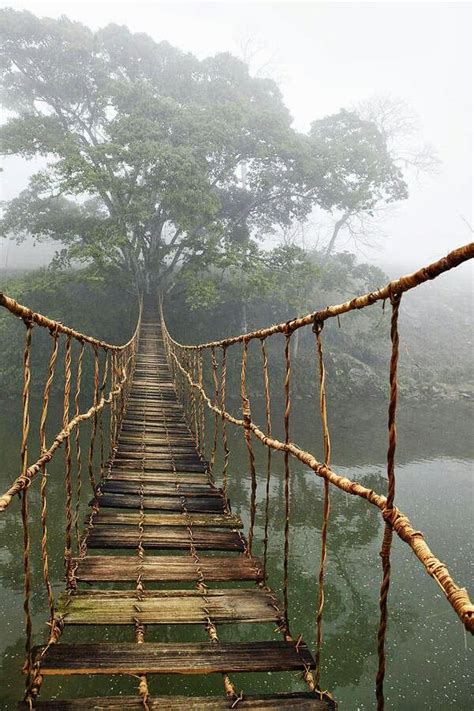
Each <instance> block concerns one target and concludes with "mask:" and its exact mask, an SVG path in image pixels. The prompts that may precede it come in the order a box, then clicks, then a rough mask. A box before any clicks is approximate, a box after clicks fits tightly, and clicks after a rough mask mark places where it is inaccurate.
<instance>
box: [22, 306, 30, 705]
mask: <svg viewBox="0 0 474 711" xmlns="http://www.w3.org/2000/svg"><path fill="white" fill-rule="evenodd" d="M25 326H26V335H25V346H24V351H23V392H22V406H23V416H22V434H21V446H20V461H21V471H22V474H23V476H26V471H27V469H28V435H29V431H30V382H31V334H32V330H33V324H32V322H31V321H27V320H25ZM28 486H29V481H28V482H27V484H26V486H25V488H24V489H23V491H22V492H21V518H22V524H23V581H24V583H23V594H24V597H23V610H24V613H25V635H26V640H25V652H26V659H25V667H24V670H25V673H26V689H27V691H26V695H25V700H26V701H27V703H28V704H29V706H30V708H32V707H33V704H32V699H31V695H30V694H29V691H28V690H29V686H30V682H31V671H32V667H31V646H32V635H33V623H32V619H31V608H30V600H31V566H30V529H29V506H28Z"/></svg>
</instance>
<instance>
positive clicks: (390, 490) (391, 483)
mask: <svg viewBox="0 0 474 711" xmlns="http://www.w3.org/2000/svg"><path fill="white" fill-rule="evenodd" d="M400 299H401V296H400V295H399V294H391V296H390V302H391V304H392V317H391V324H390V340H391V343H392V353H391V357H390V402H389V407H388V449H387V479H388V484H387V504H386V509H385V511H386V512H387V513H389V512H391V511H392V509H393V502H394V499H395V451H396V447H397V425H396V414H397V398H398V383H397V368H398V355H399V335H398V313H399V309H400ZM392 536H393V529H392V525H391V524H390V522H389V521H388V519H386V520H385V527H384V534H383V541H382V548H381V551H380V556H381V558H382V583H381V586H380V600H379V607H380V622H379V629H378V633H377V651H378V670H377V676H376V681H375V695H376V699H377V711H383V709H384V707H385V697H384V688H383V686H384V678H385V636H386V632H387V621H388V605H387V601H388V591H389V588H390V573H391V566H390V551H391V547H392Z"/></svg>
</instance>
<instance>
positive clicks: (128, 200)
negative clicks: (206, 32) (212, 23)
mask: <svg viewBox="0 0 474 711" xmlns="http://www.w3.org/2000/svg"><path fill="white" fill-rule="evenodd" d="M0 27H1V29H0V40H1V42H0V43H1V47H2V49H1V55H0V60H1V64H0V70H1V80H2V86H3V92H2V93H3V101H4V104H5V105H6V106H7V108H8V109H10V110H12V111H13V112H14V115H13V116H12V117H11V118H10V119H9V120H8V121H7V122H6V124H4V125H3V126H2V128H1V130H0V138H1V145H2V152H3V153H6V154H10V155H21V156H24V157H26V158H30V157H32V156H37V155H42V156H44V157H45V158H46V160H47V161H48V165H47V168H46V169H45V170H42V171H40V172H38V173H36V174H35V175H34V176H33V177H32V178H31V181H30V184H29V186H28V188H27V189H26V190H25V191H24V192H22V193H21V194H20V195H19V196H18V197H17V198H16V199H14V200H13V201H11V203H10V204H9V205H8V207H7V209H6V212H5V215H4V219H3V233H4V234H10V235H12V234H13V235H15V237H16V238H19V239H21V238H22V237H24V236H25V235H27V234H33V235H34V236H35V237H37V238H42V237H47V238H53V239H57V240H59V241H60V242H61V243H63V245H64V247H63V249H62V251H61V253H60V256H61V258H62V259H63V260H71V259H76V260H77V259H79V260H91V259H92V260H94V261H96V262H98V263H99V264H106V263H112V264H114V265H116V266H117V267H119V268H125V269H127V270H129V271H132V272H133V273H134V274H135V275H136V277H137V279H139V280H140V281H142V282H143V281H145V282H150V281H153V282H154V283H163V282H164V281H165V280H166V278H167V277H168V276H169V275H171V274H172V272H173V270H174V268H175V267H176V266H177V265H179V264H183V263H187V262H189V261H192V260H195V259H200V260H201V261H202V262H205V261H206V260H209V259H212V254H213V253H214V252H215V251H216V250H219V249H221V248H222V244H223V240H240V241H242V240H248V239H249V238H250V236H251V234H252V233H253V231H255V230H256V229H257V228H258V229H259V230H261V231H268V230H269V229H271V228H272V226H273V225H275V224H278V223H285V222H288V221H291V219H293V218H294V217H296V216H300V217H301V216H304V214H306V212H307V210H308V208H309V203H308V200H307V196H308V191H307V190H306V191H305V193H306V194H305V197H306V199H303V193H302V182H301V179H302V178H301V172H300V170H299V160H300V158H301V157H302V156H303V155H304V149H303V147H302V146H301V142H302V140H303V137H300V136H298V135H297V134H296V133H295V132H294V131H293V130H292V128H291V118H290V116H289V113H288V111H287V110H286V108H285V106H284V104H283V102H282V99H281V95H280V92H279V90H278V88H277V86H276V85H275V83H274V82H272V81H270V80H268V79H255V78H252V77H251V76H250V75H249V73H248V70H247V67H246V65H245V64H244V63H243V62H241V61H239V60H237V59H235V58H233V57H231V56H230V55H227V54H221V55H217V56H216V57H213V58H208V59H205V60H203V61H198V60H197V59H196V58H195V57H193V56H192V55H189V54H184V53H182V52H180V51H179V50H177V49H175V48H173V47H171V46H170V45H169V44H167V43H166V42H162V43H159V44H157V43H155V42H154V41H153V40H152V39H151V38H149V37H147V36H146V35H133V34H131V33H130V32H129V31H128V30H127V29H126V28H124V27H118V26H115V25H109V26H108V27H106V28H104V29H102V30H99V31H98V32H95V33H94V32H92V31H91V30H89V29H88V28H86V27H84V26H83V25H81V24H79V23H76V22H71V21H70V20H68V19H67V18H64V17H62V18H60V19H59V20H51V19H38V18H36V17H34V16H33V15H31V14H30V13H28V12H21V13H19V12H15V11H13V10H3V11H2V12H1V22H0ZM241 165H245V176H246V177H245V183H244V182H243V181H242V180H241V179H240V178H239V175H240V173H239V171H238V167H239V166H241Z"/></svg>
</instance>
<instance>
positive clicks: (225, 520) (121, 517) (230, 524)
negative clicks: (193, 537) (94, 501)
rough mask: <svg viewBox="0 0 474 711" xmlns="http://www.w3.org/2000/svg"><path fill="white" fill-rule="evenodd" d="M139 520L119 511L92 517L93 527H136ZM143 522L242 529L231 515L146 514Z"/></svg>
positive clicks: (240, 523)
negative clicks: (107, 525) (104, 525)
mask: <svg viewBox="0 0 474 711" xmlns="http://www.w3.org/2000/svg"><path fill="white" fill-rule="evenodd" d="M140 518H141V516H140V514H139V513H132V512H128V511H127V512H122V511H119V512H118V513H116V512H114V511H99V513H98V514H97V515H96V516H94V526H97V525H102V524H109V525H117V524H119V525H126V526H138V524H139V522H140ZM87 520H88V519H87ZM144 522H145V526H188V525H189V524H191V525H192V526H204V527H212V528H243V523H242V519H241V518H240V517H239V516H235V515H233V514H188V515H187V516H185V515H184V514H182V513H178V514H160V513H146V514H145V515H144Z"/></svg>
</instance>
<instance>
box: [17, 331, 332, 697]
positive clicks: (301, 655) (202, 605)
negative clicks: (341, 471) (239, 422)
mask: <svg viewBox="0 0 474 711" xmlns="http://www.w3.org/2000/svg"><path fill="white" fill-rule="evenodd" d="M91 503H93V502H91ZM98 504H99V508H98V511H96V512H95V514H94V516H93V519H92V522H93V526H92V528H91V530H90V533H89V536H88V539H87V555H86V556H85V557H83V558H77V559H74V560H73V570H74V575H75V580H76V583H77V588H76V589H75V590H73V591H69V592H66V593H64V594H63V595H62V596H60V598H59V600H58V603H57V607H56V616H57V618H58V619H60V620H61V622H62V623H64V624H65V627H66V628H67V627H68V626H70V625H71V626H72V625H84V626H85V625H101V626H103V625H131V626H132V628H133V629H134V630H135V635H136V640H137V642H136V643H135V644H130V643H113V642H111V643H105V642H104V643H100V644H95V643H89V644H63V643H58V644H54V645H52V646H51V647H49V648H48V649H44V648H42V647H37V648H35V649H34V650H33V655H34V660H35V661H37V662H39V663H40V665H41V673H42V674H43V675H44V676H48V675H53V674H54V675H57V674H64V675H71V674H108V675H110V674H131V675H138V676H145V675H151V674H193V675H196V674H209V673H225V674H227V673H232V672H262V671H263V672H265V671H288V672H293V674H294V672H295V671H300V672H303V671H304V670H305V669H306V670H307V669H311V668H314V660H313V658H312V656H311V654H310V652H309V650H308V648H307V647H306V645H305V644H304V643H302V642H300V643H298V644H296V643H295V642H287V641H274V640H273V639H270V640H268V641H265V640H263V641H262V640H261V639H260V636H261V634H262V632H261V628H258V629H259V633H258V634H256V639H257V640H258V641H255V642H245V643H243V642H236V643H229V642H226V643H221V642H219V641H218V640H216V639H214V640H212V639H209V640H208V641H207V642H201V643H196V642H189V643H183V642H182V641H180V642H179V643H178V642H177V643H169V642H166V643H151V642H146V641H145V637H146V632H145V629H144V625H160V624H166V625H170V624H171V625H183V624H194V625H201V626H203V628H204V630H206V629H207V631H208V632H209V625H210V623H212V626H213V625H214V624H219V625H220V624H222V623H226V624H235V623H238V624H241V623H245V624H251V623H269V624H271V628H270V635H274V630H275V626H278V624H279V622H280V621H281V619H282V612H281V610H280V609H279V607H278V604H277V603H276V600H275V597H274V595H273V593H271V591H269V590H268V589H267V588H266V587H265V586H264V585H263V584H262V582H263V573H262V569H261V565H260V563H259V561H258V560H256V559H255V558H253V557H250V556H249V555H248V553H247V550H246V540H245V538H244V536H243V535H242V533H241V528H242V522H241V520H240V519H239V517H238V516H235V515H233V514H232V513H231V511H230V506H229V502H228V501H227V500H226V499H225V497H224V495H223V492H222V491H221V490H220V489H218V488H216V487H215V486H214V484H213V483H212V481H211V480H210V478H209V476H208V474H207V468H206V465H205V463H204V462H203V461H202V459H201V457H200V455H199V453H198V451H197V449H196V447H195V443H194V440H193V437H192V435H191V433H190V431H189V429H188V427H187V425H186V423H185V421H184V416H183V412H182V410H181V407H180V405H179V403H178V402H177V399H176V394H175V391H174V387H173V385H172V381H171V376H170V373H169V370H168V366H167V363H166V359H165V354H164V351H163V346H162V341H161V336H160V330H159V326H158V324H157V323H155V322H154V321H153V320H152V319H150V318H146V317H145V318H144V321H143V324H142V328H141V333H140V341H139V349H138V354H137V361H136V368H135V373H134V379H133V384H132V389H131V393H130V397H129V400H128V405H127V411H126V413H125V417H124V420H123V424H122V429H121V433H120V437H119V440H118V451H117V453H116V456H115V458H114V461H113V464H112V467H111V471H110V475H109V476H107V478H106V479H105V481H104V482H102V483H101V485H100V486H99V489H98ZM100 551H102V553H101V552H100ZM132 551H134V552H132ZM179 551H187V553H181V554H177V552H179ZM201 551H204V553H203V554H201ZM223 551H225V552H226V553H225V554H223V553H222V552H223ZM214 552H217V555H215V554H214ZM110 553H112V554H110ZM124 582H125V583H128V584H129V585H128V586H127V589H115V590H112V589H110V584H111V583H121V584H122V586H123V583H124ZM164 582H166V583H173V582H174V583H183V582H187V583H188V587H187V588H182V589H180V588H178V589H172V590H170V589H168V587H169V586H167V588H166V589H159V588H157V584H159V583H164ZM192 582H194V583H195V584H196V587H195V588H194V589H190V588H189V583H192ZM219 582H223V583H227V585H226V587H220V588H219V587H218V586H213V587H212V588H211V587H209V584H210V583H219ZM83 583H85V584H86V587H84V588H81V584H83ZM149 583H152V584H154V585H153V589H149V588H147V585H148V584H149ZM229 583H238V587H235V588H233V587H229ZM255 583H257V585H255ZM259 583H260V585H259ZM101 584H106V586H105V587H101ZM91 585H93V586H94V587H93V589H91ZM177 629H179V628H177ZM181 629H183V628H181ZM215 629H216V628H215ZM182 634H183V633H182V632H181V635H182ZM210 636H211V637H212V635H210ZM227 636H228V635H227ZM181 639H182V636H181ZM148 682H149V684H150V697H149V698H148V699H147V700H146V702H145V701H144V699H143V696H140V695H139V694H138V692H137V695H136V696H135V697H123V696H121V697H101V698H95V699H77V700H72V701H58V700H55V701H39V702H36V704H35V707H36V708H39V709H51V710H53V709H54V710H56V711H59V710H61V711H66V710H69V709H70V710H71V711H72V710H73V709H78V710H79V709H81V710H84V709H97V708H100V709H109V711H112V710H113V709H130V710H132V709H143V708H145V709H146V708H148V709H150V710H153V711H154V710H156V709H167V710H168V709H171V710H172V709H183V710H184V709H225V708H231V707H232V704H233V703H234V701H235V698H233V697H226V696H225V695H224V694H222V696H221V697H211V696H206V697H183V696H166V697H163V696H155V695H154V694H153V680H152V679H148ZM158 686H159V683H158ZM78 688H79V684H78ZM239 691H240V689H239ZM20 708H26V706H25V705H24V704H21V705H20ZM238 708H239V709H241V708H242V709H245V708H251V709H277V708H278V709H312V710H314V709H317V710H322V709H327V708H329V706H328V703H327V702H325V701H321V700H320V699H319V697H318V696H316V695H315V694H312V693H310V692H301V693H288V694H281V693H280V694H274V695H271V696H266V695H262V696H251V695H250V696H247V695H245V696H244V699H243V700H241V701H239V702H238Z"/></svg>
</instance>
